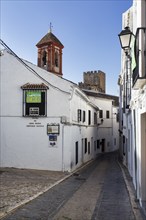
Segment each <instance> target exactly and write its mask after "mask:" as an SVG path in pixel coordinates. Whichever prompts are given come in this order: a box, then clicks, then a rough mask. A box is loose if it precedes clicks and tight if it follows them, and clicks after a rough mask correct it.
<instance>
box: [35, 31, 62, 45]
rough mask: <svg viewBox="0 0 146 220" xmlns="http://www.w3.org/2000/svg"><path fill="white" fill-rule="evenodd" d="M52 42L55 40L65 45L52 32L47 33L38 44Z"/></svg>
mask: <svg viewBox="0 0 146 220" xmlns="http://www.w3.org/2000/svg"><path fill="white" fill-rule="evenodd" d="M51 42H55V43H57V44H59V45H60V46H62V48H63V47H64V46H63V44H62V43H61V42H60V40H58V38H57V37H56V36H55V35H54V34H52V32H49V33H47V34H46V35H45V36H44V37H43V38H42V39H41V40H40V41H39V42H38V43H37V44H36V46H37V47H39V46H41V45H42V44H48V43H51Z"/></svg>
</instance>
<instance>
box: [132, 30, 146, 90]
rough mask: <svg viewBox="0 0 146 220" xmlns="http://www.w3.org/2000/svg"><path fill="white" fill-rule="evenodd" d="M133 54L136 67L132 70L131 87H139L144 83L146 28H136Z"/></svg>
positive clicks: (145, 72)
mask: <svg viewBox="0 0 146 220" xmlns="http://www.w3.org/2000/svg"><path fill="white" fill-rule="evenodd" d="M134 55H135V61H136V67H135V69H134V70H133V75H132V80H133V82H132V83H133V86H132V87H133V89H139V88H141V87H142V86H144V85H145V84H146V28H145V27H141V28H138V29H137V32H136V38H135V45H134Z"/></svg>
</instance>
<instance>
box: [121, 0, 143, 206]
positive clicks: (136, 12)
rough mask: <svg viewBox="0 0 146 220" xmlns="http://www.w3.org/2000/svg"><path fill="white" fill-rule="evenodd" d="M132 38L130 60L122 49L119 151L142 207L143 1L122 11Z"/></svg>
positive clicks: (125, 24) (124, 24) (135, 2)
mask: <svg viewBox="0 0 146 220" xmlns="http://www.w3.org/2000/svg"><path fill="white" fill-rule="evenodd" d="M126 26H129V27H130V30H131V31H132V32H133V33H134V35H135V38H134V39H133V42H132V44H131V50H130V59H129V57H127V56H126V55H125V54H124V51H122V69H121V74H120V78H119V85H120V133H121V137H120V146H121V149H120V152H121V156H122V158H123V163H124V164H125V165H126V166H127V167H128V170H129V172H130V174H131V176H132V178H133V183H134V186H135V189H136V194H137V198H138V199H139V201H140V204H141V206H142V207H143V208H144V210H146V0H138V1H137V0H134V1H133V6H132V7H131V8H130V9H129V10H128V11H127V12H125V13H124V14H123V26H122V28H123V29H124V28H125V27H126Z"/></svg>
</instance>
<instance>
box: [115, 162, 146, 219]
mask: <svg viewBox="0 0 146 220" xmlns="http://www.w3.org/2000/svg"><path fill="white" fill-rule="evenodd" d="M118 164H119V166H120V168H121V170H122V173H123V177H124V181H125V184H126V188H127V191H128V194H129V198H130V202H131V207H132V210H133V213H134V216H135V219H136V220H143V219H146V216H145V215H144V212H143V211H142V208H141V207H140V204H139V201H138V200H137V199H136V192H135V189H134V185H133V182H132V177H131V176H130V174H129V172H128V170H127V168H126V167H125V166H124V165H123V164H122V163H121V162H119V161H118Z"/></svg>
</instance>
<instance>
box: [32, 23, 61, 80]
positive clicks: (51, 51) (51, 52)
mask: <svg viewBox="0 0 146 220" xmlns="http://www.w3.org/2000/svg"><path fill="white" fill-rule="evenodd" d="M36 46H37V48H38V66H39V67H41V68H43V69H45V70H47V71H48V72H51V73H54V74H56V75H57V76H60V77H62V76H63V73H62V49H63V48H64V46H63V44H62V43H61V42H60V41H59V40H58V38H57V37H56V36H55V35H54V34H52V29H51V24H50V31H49V33H47V34H46V35H45V36H44V37H43V38H42V39H41V40H40V41H39V42H38V43H37V44H36Z"/></svg>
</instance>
